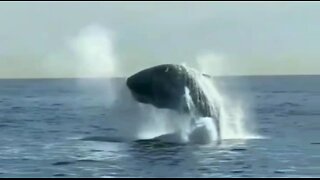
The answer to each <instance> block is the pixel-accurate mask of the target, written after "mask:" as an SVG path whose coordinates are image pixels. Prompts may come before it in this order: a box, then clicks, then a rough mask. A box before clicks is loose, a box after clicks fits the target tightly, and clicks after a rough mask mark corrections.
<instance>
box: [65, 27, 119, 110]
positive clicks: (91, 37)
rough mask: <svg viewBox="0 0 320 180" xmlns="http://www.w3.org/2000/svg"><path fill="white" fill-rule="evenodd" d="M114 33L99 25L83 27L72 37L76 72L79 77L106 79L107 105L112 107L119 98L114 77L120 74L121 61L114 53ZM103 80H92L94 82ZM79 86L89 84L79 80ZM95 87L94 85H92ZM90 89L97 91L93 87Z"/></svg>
mask: <svg viewBox="0 0 320 180" xmlns="http://www.w3.org/2000/svg"><path fill="white" fill-rule="evenodd" d="M113 35H114V34H113V33H112V32H111V31H110V30H108V29H106V28H104V27H102V26H99V25H90V26H87V27H85V28H83V29H82V30H81V31H80V32H79V33H78V35H77V36H75V37H74V38H72V39H71V42H70V44H69V45H70V48H71V50H72V52H73V54H74V57H75V58H76V61H75V62H76V63H75V66H76V69H77V71H76V73H77V76H78V77H84V78H96V79H97V78H100V79H102V78H103V79H105V82H104V84H105V85H106V86H107V88H106V89H105V91H104V93H100V94H99V95H100V96H101V98H103V99H105V104H106V106H108V107H110V106H112V104H113V103H114V102H115V101H116V99H117V98H118V93H117V88H114V87H115V84H114V83H113V81H112V78H114V77H115V76H117V75H118V74H119V63H118V60H117V58H116V55H115V53H114V47H113ZM94 82H96V83H101V81H92V83H94ZM78 83H79V86H80V87H82V88H83V86H87V84H86V83H87V81H84V82H83V79H81V80H79V81H78ZM92 87H93V86H92ZM85 89H86V90H88V88H85ZM90 91H95V89H91V90H90Z"/></svg>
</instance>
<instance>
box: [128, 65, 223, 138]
mask: <svg viewBox="0 0 320 180" xmlns="http://www.w3.org/2000/svg"><path fill="white" fill-rule="evenodd" d="M192 72H193V73H199V74H200V75H201V76H205V77H206V78H208V75H205V74H202V73H200V72H195V71H192ZM126 85H127V87H128V88H129V90H130V92H131V94H132V96H133V97H134V99H135V100H136V101H138V102H140V103H144V104H150V105H153V106H155V107H157V108H165V109H171V110H174V111H177V112H179V113H191V111H192V113H193V114H195V115H196V116H198V117H211V118H213V119H214V120H215V121H216V125H217V133H218V135H220V128H219V117H218V116H219V115H218V114H217V111H216V109H215V108H213V105H212V104H210V102H209V99H208V97H207V96H206V94H205V93H204V90H203V89H201V87H200V86H199V83H198V81H197V80H196V79H195V76H194V75H193V74H192V73H191V71H190V69H188V68H187V67H185V66H183V65H178V64H162V65H158V66H154V67H150V68H147V69H143V70H141V71H139V72H137V73H135V74H133V75H132V76H130V77H128V78H127V80H126ZM186 88H187V89H188V90H189V95H190V97H191V100H192V102H193V107H192V108H191V107H190V105H188V102H187V99H186V95H185V94H186Z"/></svg>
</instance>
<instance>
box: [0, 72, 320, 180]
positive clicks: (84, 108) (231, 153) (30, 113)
mask: <svg viewBox="0 0 320 180" xmlns="http://www.w3.org/2000/svg"><path fill="white" fill-rule="evenodd" d="M319 80H320V77H319V76H282V77H279V76H268V77H224V78H217V79H216V81H215V83H217V84H219V87H222V88H223V89H228V90H230V91H239V90H241V89H242V88H244V87H242V86H241V85H240V84H239V83H237V82H243V83H246V84H247V86H246V87H247V88H245V89H242V90H243V91H244V92H250V96H251V97H252V98H253V99H254V101H255V102H256V106H254V107H253V111H254V112H255V113H256V116H255V119H254V121H255V122H256V127H257V132H258V134H259V135H261V136H263V137H266V138H265V139H246V140H243V139H225V140H222V142H221V144H220V145H216V144H206V145H198V144H173V143H164V142H161V141H159V140H137V141H130V138H129V139H125V138H120V137H121V135H122V134H123V133H124V132H126V133H128V134H127V135H128V136H126V137H130V136H129V135H130V134H131V135H135V134H136V132H145V134H142V135H141V136H150V137H152V136H154V135H156V134H163V132H161V131H166V130H167V129H166V128H167V127H166V125H165V124H163V126H162V127H163V128H161V126H158V124H156V125H154V129H158V131H159V132H155V133H152V130H149V131H147V130H146V131H144V130H141V129H144V128H146V129H147V127H151V126H150V124H152V123H153V120H150V124H148V125H146V126H145V127H142V126H140V125H136V122H140V121H139V120H140V119H139V117H130V116H131V114H132V113H133V112H135V111H137V110H139V109H140V111H142V113H143V112H145V111H148V109H143V108H136V106H132V105H133V104H131V103H135V102H134V101H130V100H128V101H127V102H116V104H118V105H119V106H120V105H121V106H123V107H124V108H120V109H118V111H117V112H116V113H115V112H114V110H115V109H110V108H109V107H108V106H106V104H105V99H104V98H101V97H104V96H105V89H107V88H108V87H106V86H108V85H109V84H108V83H104V82H106V81H108V79H87V80H82V81H83V82H86V83H83V86H82V87H83V88H79V86H78V81H79V80H73V79H64V80H63V79H52V80H49V79H43V80H0V128H1V131H0V141H1V144H2V145H1V147H0V176H1V177H320V173H319V172H320V167H319V162H320V153H319V152H320V141H319V130H320V123H319V117H320V111H319V108H318V106H319V102H320V86H319V83H317V82H319ZM110 81H111V83H110V84H112V85H113V86H115V88H119V89H117V90H118V92H119V93H120V94H121V95H122V96H123V97H126V96H127V97H128V98H130V96H129V95H130V94H126V93H125V92H122V91H121V88H120V87H121V86H122V85H121V84H122V83H124V81H125V80H124V79H112V80H110ZM241 84H242V83H241ZM231 94H232V92H231ZM112 116H116V118H114V117H112ZM150 117H151V116H150ZM158 120H159V121H160V120H161V117H159V119H158ZM145 122H146V123H148V119H147V121H145ZM131 137H132V136H131ZM133 139H135V138H133Z"/></svg>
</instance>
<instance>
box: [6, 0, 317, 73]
mask: <svg viewBox="0 0 320 180" xmlns="http://www.w3.org/2000/svg"><path fill="white" fill-rule="evenodd" d="M319 17H320V3H319V2H303V1H301V2H249V1H248V2H245V1H244V2H217V1H215V2H206V1H203V2H197V1H194V2H190V1H188V2H180V1H179V2H169V1H168V2H144V1H141V2H129V1H128V2H123V1H122V2H110V1H109V2H100V1H96V2H93V1H90V2H89V1H88V2H84V1H81V2H80V1H79V2H30V1H29V2H9V1H8V2H3V1H2V2H0V23H1V28H0V78H51V77H83V76H87V75H90V73H91V75H100V74H104V75H106V74H107V75H117V76H128V75H130V74H132V73H134V72H136V71H139V70H141V69H143V68H147V67H149V66H153V65H157V64H163V63H179V64H181V63H185V64H188V65H190V66H192V67H193V66H194V67H202V69H205V70H204V71H207V72H208V73H210V74H213V75H215V74H217V75H278V74H320V68H318V67H320V59H319V57H320V51H319V49H318V47H319V45H318V43H319V42H320V23H319ZM104 70H105V71H106V72H105V71H104Z"/></svg>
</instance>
